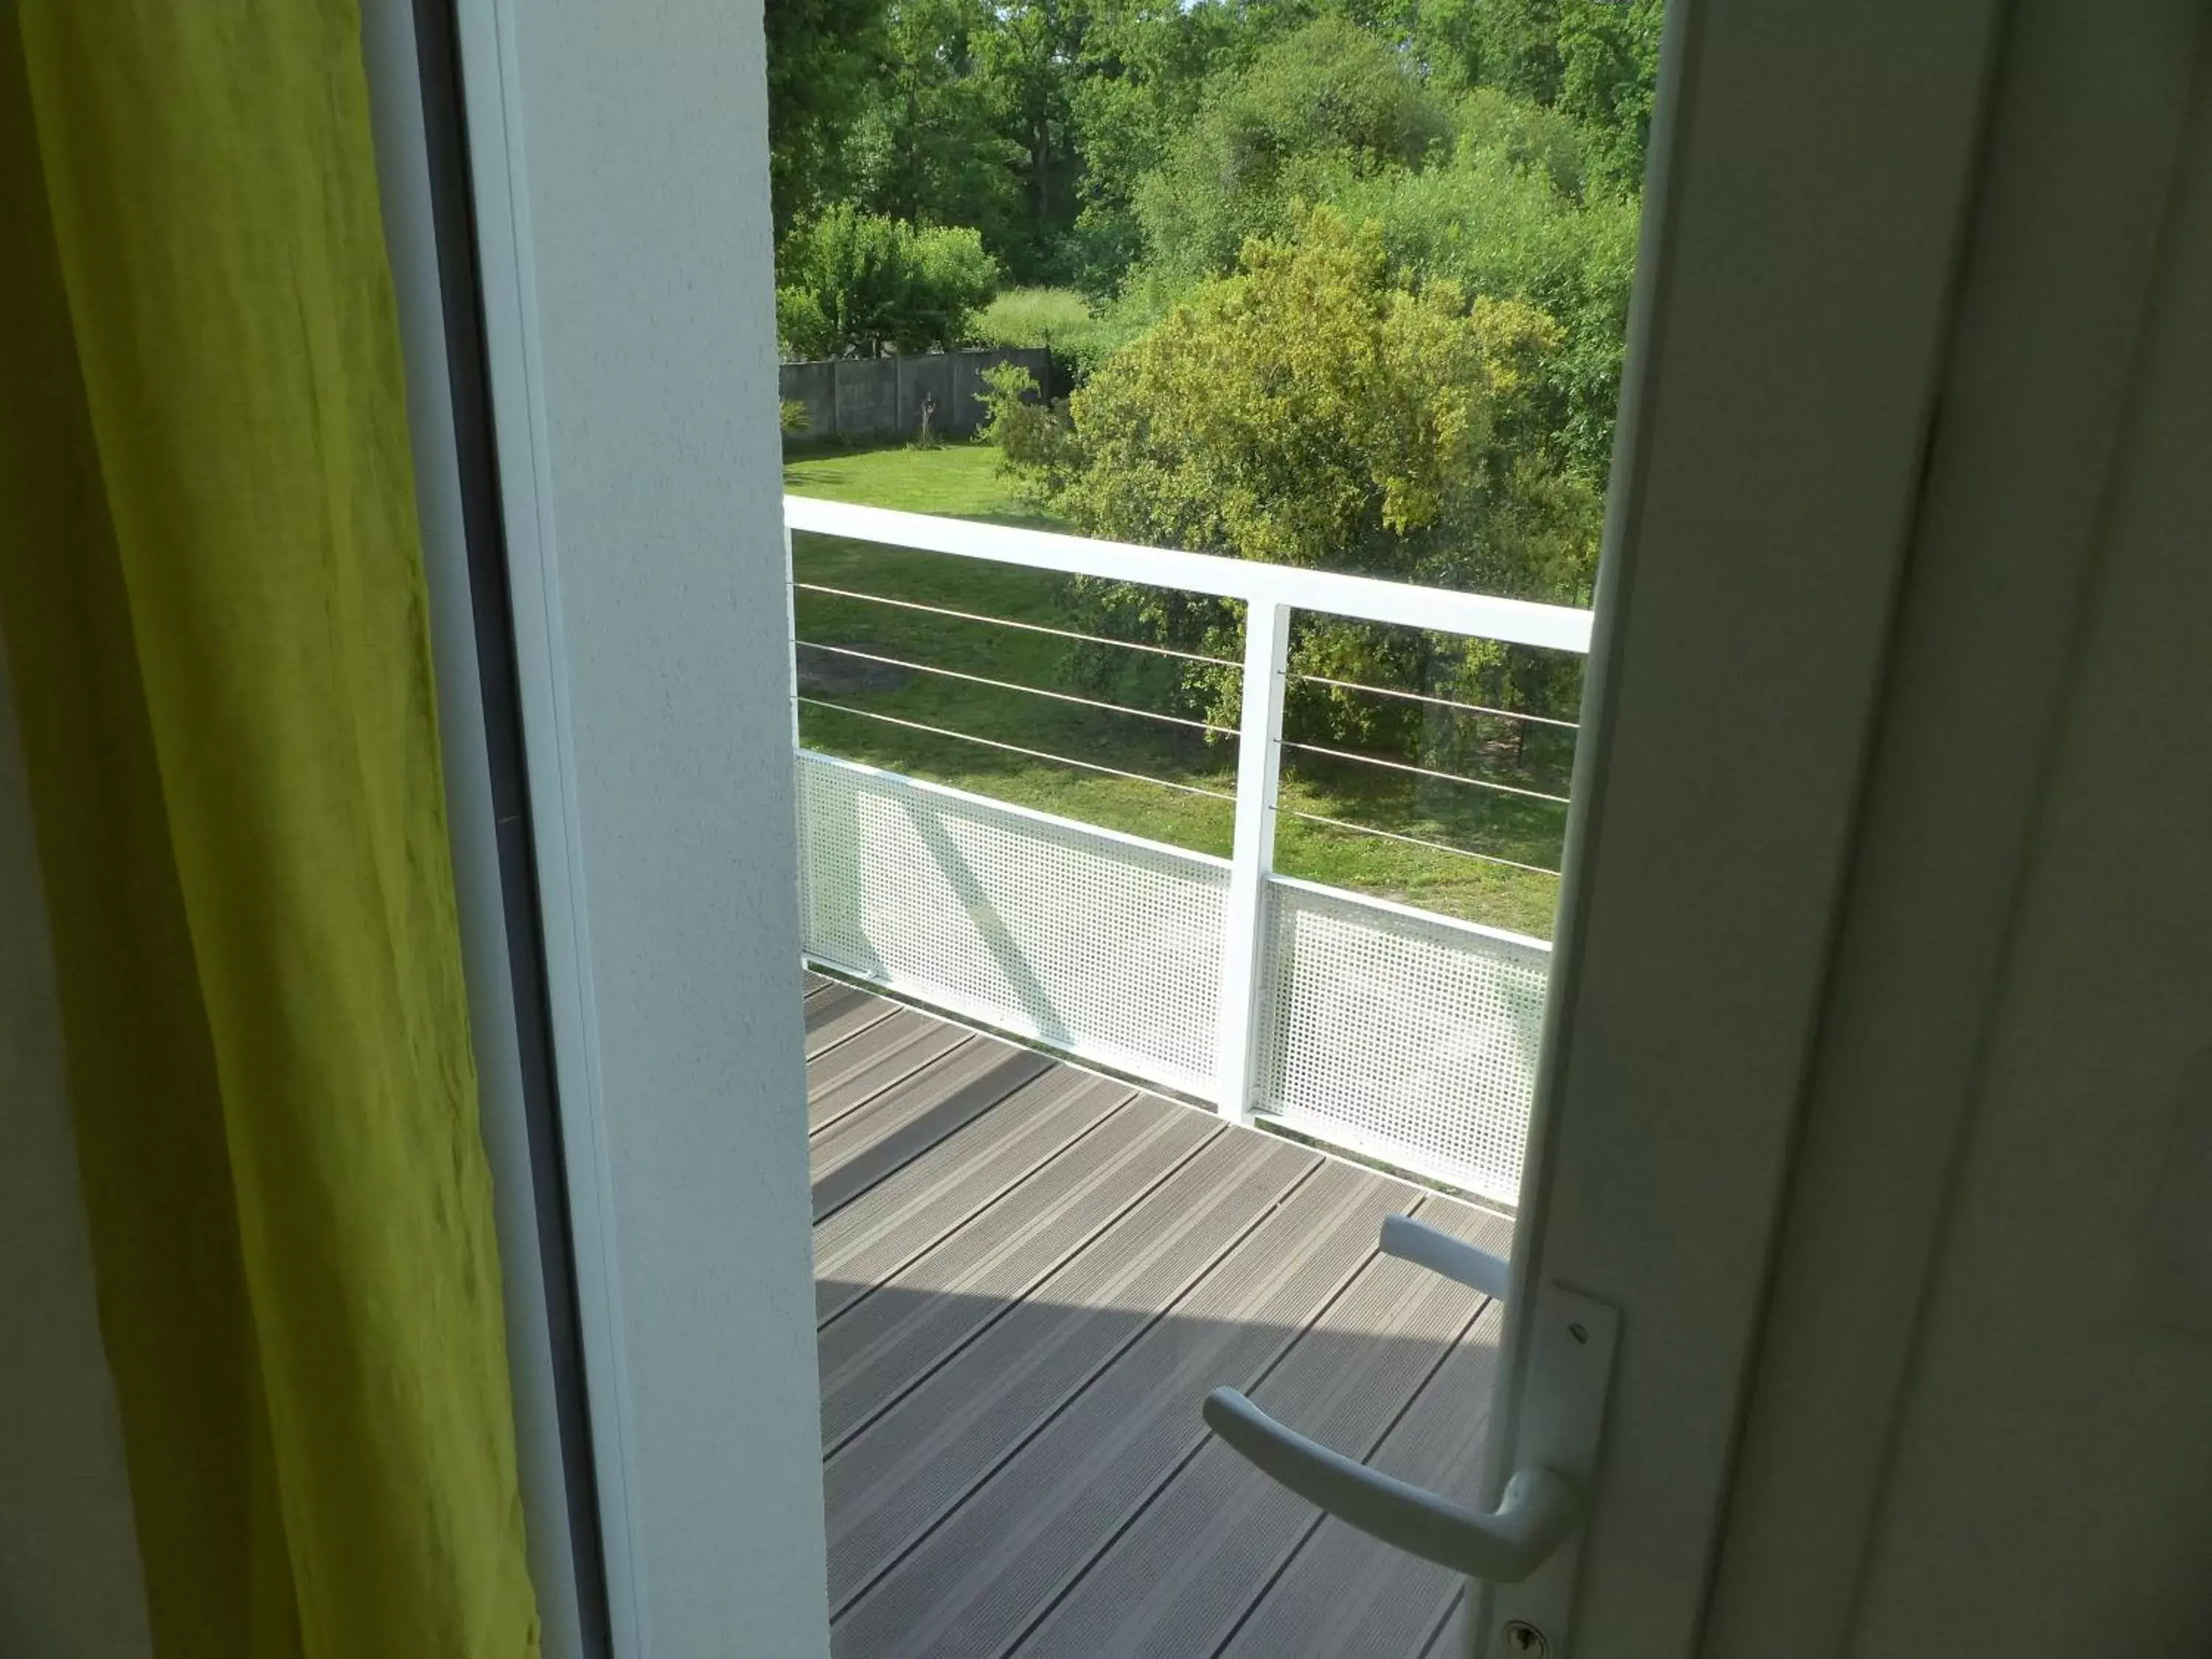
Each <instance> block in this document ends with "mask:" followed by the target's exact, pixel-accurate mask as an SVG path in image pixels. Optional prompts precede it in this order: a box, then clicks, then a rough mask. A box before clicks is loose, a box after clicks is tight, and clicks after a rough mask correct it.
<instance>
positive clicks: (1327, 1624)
mask: <svg viewBox="0 0 2212 1659" xmlns="http://www.w3.org/2000/svg"><path fill="white" fill-rule="evenodd" d="M1503 1315H1504V1309H1503V1308H1502V1307H1500V1306H1499V1305H1498V1304H1496V1303H1492V1304H1491V1305H1490V1306H1488V1307H1486V1308H1485V1309H1484V1310H1483V1311H1482V1316H1481V1317H1480V1318H1479V1319H1477V1320H1476V1321H1475V1322H1474V1329H1473V1330H1472V1331H1471V1332H1470V1333H1468V1335H1467V1336H1466V1337H1464V1338H1463V1339H1462V1340H1461V1341H1460V1342H1459V1343H1458V1345H1457V1346H1455V1347H1454V1348H1453V1350H1452V1352H1451V1356H1450V1358H1448V1359H1447V1360H1445V1362H1444V1364H1443V1366H1442V1367H1441V1368H1440V1369H1439V1370H1437V1374H1436V1375H1435V1376H1432V1377H1431V1378H1430V1379H1429V1381H1428V1383H1427V1384H1426V1385H1425V1387H1423V1389H1421V1392H1420V1393H1419V1395H1417V1396H1415V1398H1414V1401H1413V1405H1412V1407H1409V1408H1408V1409H1407V1412H1406V1414H1405V1415H1404V1416H1403V1417H1402V1418H1401V1419H1399V1421H1398V1424H1397V1425H1396V1426H1395V1428H1393V1429H1392V1430H1391V1431H1390V1432H1389V1435H1388V1436H1386V1437H1384V1439H1383V1444H1382V1446H1381V1447H1380V1448H1379V1449H1377V1450H1376V1454H1375V1455H1374V1456H1373V1457H1371V1458H1370V1459H1369V1460H1368V1462H1370V1464H1371V1465H1373V1467H1375V1468H1378V1469H1380V1470H1382V1471H1383V1473H1384V1474H1394V1475H1396V1476H1397V1477H1398V1478H1399V1479H1401V1480H1411V1481H1413V1482H1414V1483H1415V1484H1417V1485H1419V1486H1428V1487H1431V1488H1433V1489H1435V1490H1437V1491H1439V1492H1444V1493H1445V1494H1447V1495H1448V1496H1451V1497H1455V1498H1461V1499H1462V1500H1463V1501H1466V1502H1473V1501H1474V1498H1475V1496H1476V1493H1477V1491H1478V1489H1479V1487H1480V1483H1481V1475H1482V1462H1483V1454H1484V1450H1485V1443H1486V1440H1487V1438H1488V1427H1489V1413H1490V1399H1491V1393H1492V1389H1493V1388H1494V1387H1495V1385H1496V1383H1497V1373H1498V1336H1499V1333H1500V1330H1501V1328H1502V1326H1503ZM1463 1583H1465V1580H1463V1579H1462V1577H1460V1576H1459V1575H1458V1574H1457V1573H1455V1572H1452V1571H1449V1569H1447V1568H1444V1567H1440V1566H1437V1565H1435V1564H1434V1563H1432V1562H1428V1561H1423V1560H1421V1559H1419V1558H1417V1557H1414V1556H1411V1555H1407V1554H1406V1553H1404V1552H1403V1551H1401V1550H1394V1549H1392V1548H1391V1547H1389V1545H1387V1544H1382V1543H1378V1542H1376V1541H1375V1540H1374V1539H1372V1538H1369V1537H1367V1536H1366V1535H1365V1534H1362V1533H1358V1532H1355V1531H1354V1530H1352V1528H1350V1527H1347V1526H1346V1525H1345V1524H1344V1523H1343V1522H1341V1521H1339V1520H1336V1519H1334V1517H1330V1518H1328V1519H1325V1520H1323V1521H1322V1522H1321V1524H1320V1525H1319V1526H1318V1527H1316V1528H1314V1531H1313V1534H1312V1535H1311V1536H1310V1537H1309V1538H1308V1539H1307V1540H1306V1541H1305V1542H1304V1545H1302V1546H1301V1547H1300V1548H1299V1550H1298V1552H1297V1554H1296V1555H1295V1556H1293V1557H1292V1558H1291V1562H1290V1565H1288V1567H1286V1568H1285V1570H1284V1571H1283V1572H1282V1573H1281V1574H1280V1575H1279V1577H1277V1578H1276V1579H1275V1582H1274V1583H1273V1584H1271V1585H1270V1586H1269V1587H1268V1589H1267V1595H1266V1597H1265V1598H1264V1599H1263V1600H1262V1601H1261V1603H1260V1605H1259V1607H1257V1608H1256V1609H1255V1611H1254V1613H1253V1614H1252V1616H1251V1617H1250V1618H1249V1619H1248V1620H1246V1621H1245V1622H1244V1625H1243V1627H1242V1628H1241V1629H1239V1630H1238V1631H1237V1635H1236V1638H1235V1639H1234V1640H1233V1641H1231V1643H1230V1644H1228V1645H1227V1646H1226V1647H1225V1648H1224V1649H1223V1650H1221V1651H1222V1659H1280V1656H1281V1655H1284V1654H1286V1653H1295V1654H1298V1655H1301V1656H1308V1655H1310V1656H1312V1659H1368V1656H1370V1655H1374V1656H1386V1659H1395V1656H1396V1655H1399V1654H1413V1653H1417V1652H1419V1650H1420V1647H1421V1645H1422V1644H1423V1643H1424V1642H1425V1641H1426V1640H1427V1639H1428V1637H1429V1634H1430V1632H1431V1630H1433V1629H1434V1627H1435V1626H1436V1622H1437V1620H1438V1619H1439V1618H1440V1617H1441V1616H1442V1615H1443V1610H1444V1608H1445V1607H1446V1606H1447V1605H1449V1602H1450V1601H1451V1598H1452V1597H1453V1595H1455V1594H1457V1593H1458V1591H1459V1589H1461V1587H1462V1584H1463Z"/></svg>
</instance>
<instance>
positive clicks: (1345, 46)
mask: <svg viewBox="0 0 2212 1659" xmlns="http://www.w3.org/2000/svg"><path fill="white" fill-rule="evenodd" d="M1449 131H1450V127H1449V111H1448V109H1447V108H1446V106H1444V105H1443V104H1442V103H1440V102H1439V101H1438V100H1437V99H1436V98H1434V97H1433V96H1431V94H1430V93H1429V91H1428V90H1427V89H1426V88H1425V87H1424V86H1423V85H1422V83H1421V82H1420V81H1419V78H1418V77H1417V76H1415V75H1414V73H1413V70H1412V69H1411V67H1410V66H1409V65H1408V64H1407V63H1406V62H1405V61H1404V60H1403V59H1402V58H1400V57H1399V55H1398V54H1397V53H1396V52H1393V51H1392V50H1391V49H1390V47H1389V45H1388V44H1386V43H1385V42H1384V41H1383V40H1379V39H1377V38H1376V36H1374V35H1373V34H1370V33H1366V32H1364V31H1363V30H1361V29H1359V28H1358V27H1354V26H1353V25H1352V23H1350V22H1349V21H1346V20H1345V19H1344V18H1341V17H1335V16H1330V17H1323V18H1322V19H1320V20H1318V21H1315V22H1313V23H1310V24H1309V25H1307V26H1306V27H1304V28H1302V29H1300V30H1298V31H1297V33H1294V34H1291V35H1290V36H1288V37H1287V38H1285V39H1284V40H1279V41H1278V42H1276V43H1275V44H1274V45H1273V46H1269V47H1268V48H1267V49H1266V50H1265V51H1264V52H1261V54H1260V55H1259V57H1258V58H1257V59H1256V60H1255V62H1254V64H1252V67H1251V68H1250V70H1249V71H1247V72H1245V73H1243V74H1240V75H1237V76H1233V77H1231V78H1229V79H1227V80H1225V82H1220V83H1219V84H1218V86H1217V87H1216V88H1215V89H1214V91H1213V92H1212V95H1211V97H1210V98H1209V100H1208V102H1207V105H1206V109H1205V111H1204V112H1203V113H1202V114H1201V115H1200V118H1199V119H1198V120H1197V122H1196V123H1195V124H1194V125H1192V126H1191V127H1190V128H1189V129H1188V131H1185V132H1184V133H1183V135H1182V137H1180V138H1178V139H1176V142H1175V143H1174V144H1173V146H1172V147H1171V149H1170V150H1169V152H1168V155H1167V156H1166V158H1165V160H1164V162H1163V164H1162V165H1161V166H1160V167H1159V168H1158V170H1157V171H1155V172H1154V173H1151V174H1150V175H1148V176H1147V177H1146V179H1144V180H1143V181H1142V182H1141V183H1140V184H1139V185H1138V187H1137V191H1136V195H1135V212H1136V217H1137V220H1138V222H1139V225H1140V226H1141V228H1142V229H1143V232H1144V236H1145V242H1146V248H1147V250H1148V251H1149V254H1150V257H1151V259H1152V262H1153V264H1154V265H1155V267H1156V268H1157V270H1158V271H1159V272H1160V273H1162V274H1164V276H1167V277H1168V278H1169V279H1170V281H1171V282H1188V281H1191V280H1194V279H1197V278H1201V277H1205V276H1218V275H1219V274H1221V273H1223V272H1225V271H1226V270H1229V269H1231V267H1232V266H1233V265H1234V264H1235V263H1236V261H1237V252H1238V251H1239V250H1240V249H1241V248H1242V247H1243V246H1244V243H1245V241H1246V240H1247V239H1249V238H1250V237H1254V236H1273V235H1279V234H1282V233H1283V231H1284V230H1285V228H1287V226H1288V223H1289V222H1290V218H1291V215H1292V213H1293V212H1294V210H1295V207H1296V204H1297V202H1299V201H1300V200H1304V201H1315V200H1328V199H1329V197H1331V195H1332V194H1333V193H1334V191H1336V190H1337V189H1338V188H1339V187H1340V186H1341V185H1343V184H1344V183H1346V182H1347V181H1349V180H1351V179H1358V178H1362V177H1366V176H1370V175H1372V174H1374V173H1377V172H1380V171H1382V170H1383V169H1386V168H1391V167H1399V168H1402V167H1411V166H1413V165H1416V164H1418V163H1419V162H1420V161H1422V160H1423V159H1424V158H1425V157H1426V156H1427V155H1428V154H1429V152H1430V151H1431V149H1435V148H1437V147H1439V146H1441V145H1443V143H1446V141H1447V139H1448V137H1449Z"/></svg>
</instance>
